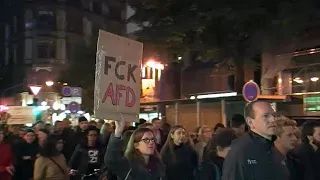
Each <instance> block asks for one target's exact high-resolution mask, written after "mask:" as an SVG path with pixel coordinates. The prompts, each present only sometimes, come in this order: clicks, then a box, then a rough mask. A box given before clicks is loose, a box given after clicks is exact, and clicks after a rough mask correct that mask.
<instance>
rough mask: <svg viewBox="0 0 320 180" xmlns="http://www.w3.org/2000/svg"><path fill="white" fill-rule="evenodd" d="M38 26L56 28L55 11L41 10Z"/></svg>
mask: <svg viewBox="0 0 320 180" xmlns="http://www.w3.org/2000/svg"><path fill="white" fill-rule="evenodd" d="M37 27H38V28H42V29H55V28H56V17H55V14H54V13H53V11H39V12H38V19H37Z"/></svg>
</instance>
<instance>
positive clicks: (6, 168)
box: [0, 128, 14, 180]
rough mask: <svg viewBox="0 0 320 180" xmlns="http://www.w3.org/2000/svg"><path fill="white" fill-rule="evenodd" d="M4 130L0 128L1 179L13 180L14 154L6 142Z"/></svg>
mask: <svg viewBox="0 0 320 180" xmlns="http://www.w3.org/2000/svg"><path fill="white" fill-rule="evenodd" d="M3 140H4V130H3V129H2V128H0V154H1V155H0V179H1V180H11V179H12V175H13V173H14V167H13V165H12V163H13V152H12V150H11V148H10V145H9V144H6V143H5V142H4V141H3Z"/></svg>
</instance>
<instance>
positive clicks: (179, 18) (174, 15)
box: [129, 0, 319, 91]
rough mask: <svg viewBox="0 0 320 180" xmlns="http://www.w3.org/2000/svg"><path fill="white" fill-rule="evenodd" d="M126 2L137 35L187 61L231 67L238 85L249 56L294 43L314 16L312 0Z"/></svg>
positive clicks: (314, 21) (315, 18)
mask: <svg viewBox="0 0 320 180" xmlns="http://www.w3.org/2000/svg"><path fill="white" fill-rule="evenodd" d="M129 5H130V6H131V7H132V8H133V9H134V10H136V13H135V14H134V15H133V16H132V17H131V18H130V19H129V21H133V22H136V23H138V24H139V25H140V26H141V28H142V30H141V31H140V32H138V33H137V35H138V36H139V37H140V38H141V39H142V40H143V41H145V42H148V43H153V44H155V45H160V46H162V47H163V46H165V47H166V48H167V49H168V51H169V52H171V53H172V54H183V55H184V60H187V61H190V60H191V61H194V60H202V61H208V60H209V61H212V60H214V61H218V62H221V63H220V65H228V66H232V67H234V69H235V71H234V73H235V75H236V78H235V87H236V90H237V91H241V88H242V86H243V84H244V69H245V66H247V65H252V66H254V64H253V61H251V59H252V58H253V57H255V56H256V55H257V54H261V53H262V52H263V51H264V50H265V49H266V48H268V47H273V48H277V47H274V46H279V43H280V44H282V45H284V46H285V45H288V44H292V43H296V42H297V41H296V40H297V39H298V38H299V36H300V35H301V34H303V32H304V30H305V29H307V28H308V27H310V25H312V26H314V24H316V23H318V22H317V18H318V17H319V13H318V12H319V11H318V10H317V8H318V7H319V2H317V1H315V0H304V1H302V0H297V1H291V0H284V1H277V0H268V1H266V0H255V1H247V0H240V1H231V0H216V1H212V0H211V1H210V0H201V1H193V0H184V1H182V0H175V1H172V0H161V1H159V0H154V1H149V0H129ZM317 5H318V6H317ZM278 48H281V47H278ZM173 57H174V56H173Z"/></svg>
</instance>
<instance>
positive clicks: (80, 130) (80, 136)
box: [75, 116, 88, 145]
mask: <svg viewBox="0 0 320 180" xmlns="http://www.w3.org/2000/svg"><path fill="white" fill-rule="evenodd" d="M78 123H79V125H78V126H77V128H76V131H75V140H76V141H77V142H76V145H77V144H79V143H82V141H84V140H85V139H86V138H85V133H84V131H85V130H86V129H87V128H88V120H87V118H85V117H83V116H81V117H79V119H78Z"/></svg>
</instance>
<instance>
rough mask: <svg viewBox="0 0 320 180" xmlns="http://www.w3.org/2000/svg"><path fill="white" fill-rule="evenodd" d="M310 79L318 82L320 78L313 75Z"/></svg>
mask: <svg viewBox="0 0 320 180" xmlns="http://www.w3.org/2000/svg"><path fill="white" fill-rule="evenodd" d="M310 80H311V81H312V82H317V81H318V80H319V78H318V77H312V78H311V79H310Z"/></svg>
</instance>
